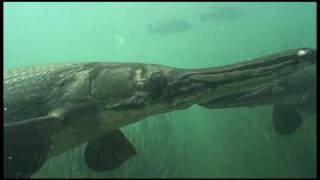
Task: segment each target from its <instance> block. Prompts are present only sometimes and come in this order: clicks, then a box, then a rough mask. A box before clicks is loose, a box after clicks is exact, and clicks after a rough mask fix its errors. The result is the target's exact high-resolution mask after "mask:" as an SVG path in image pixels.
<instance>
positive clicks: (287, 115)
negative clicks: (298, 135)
mask: <svg viewBox="0 0 320 180" xmlns="http://www.w3.org/2000/svg"><path fill="white" fill-rule="evenodd" d="M272 123H273V128H274V131H275V132H276V133H278V134H281V135H289V134H292V133H293V132H294V131H295V130H296V129H297V128H298V127H299V126H300V125H301V123H302V116H301V115H300V114H299V113H298V112H297V111H296V110H295V108H294V107H293V106H288V105H276V106H275V107H274V108H273V116H272Z"/></svg>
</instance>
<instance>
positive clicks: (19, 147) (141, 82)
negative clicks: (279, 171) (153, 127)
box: [4, 48, 316, 177]
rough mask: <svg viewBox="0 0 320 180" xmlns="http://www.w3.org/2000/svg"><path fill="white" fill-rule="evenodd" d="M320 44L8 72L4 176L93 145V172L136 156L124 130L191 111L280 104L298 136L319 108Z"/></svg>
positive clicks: (277, 112) (278, 120)
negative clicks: (245, 54) (207, 60)
mask: <svg viewBox="0 0 320 180" xmlns="http://www.w3.org/2000/svg"><path fill="white" fill-rule="evenodd" d="M315 80H316V50H313V49H309V48H298V49H291V50H287V51H284V52H279V53H275V54H271V55H268V56H264V57H260V58H256V59H253V60H249V61H243V62H240V63H237V64H232V65H226V66H221V67H213V68H206V69H182V68H174V67H168V66H162V65H156V64H142V63H106V62H92V63H71V64H56V65H39V66H31V67H25V68H17V69H12V70H7V71H5V72H4V175H5V177H30V176H31V175H32V174H33V173H35V172H37V171H38V170H39V169H40V168H41V167H42V165H43V164H44V162H45V161H46V160H47V159H49V158H52V157H54V156H57V155H59V154H61V153H63V152H66V151H68V150H70V149H72V148H76V147H78V146H80V145H82V144H85V143H87V145H86V148H85V153H84V156H85V162H86V164H87V166H88V167H89V168H90V169H92V170H94V171H106V170H111V169H114V168H117V167H119V166H120V165H121V164H122V163H124V162H125V161H126V160H128V159H129V158H131V157H132V156H134V155H136V154H137V152H136V150H135V148H134V147H133V145H132V144H131V143H130V142H129V141H128V140H127V138H126V137H125V136H124V135H123V134H122V133H121V131H120V128H121V127H123V126H126V125H128V124H131V123H134V122H137V121H139V120H142V119H145V118H146V117H148V116H151V115H155V114H160V113H166V112H171V111H176V110H182V109H186V108H188V107H190V106H192V105H193V104H198V105H200V106H202V107H204V108H212V109H214V108H229V107H242V106H249V107H255V106H264V105H272V106H274V112H273V119H272V121H273V125H274V130H275V132H277V133H279V134H291V133H293V132H294V131H295V129H297V128H298V127H299V125H300V124H301V121H302V115H301V111H303V110H311V111H315V104H316V98H315V96H316V82H315Z"/></svg>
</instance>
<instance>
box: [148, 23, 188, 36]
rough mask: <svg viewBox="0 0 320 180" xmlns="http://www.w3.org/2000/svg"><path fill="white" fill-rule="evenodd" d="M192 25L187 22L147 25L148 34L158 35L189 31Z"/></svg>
mask: <svg viewBox="0 0 320 180" xmlns="http://www.w3.org/2000/svg"><path fill="white" fill-rule="evenodd" d="M192 27H193V25H192V24H191V23H189V22H187V21H182V20H176V21H158V22H157V23H156V24H153V25H148V31H149V33H158V34H160V35H166V34H178V33H182V32H185V31H188V30H190V29H191V28H192Z"/></svg>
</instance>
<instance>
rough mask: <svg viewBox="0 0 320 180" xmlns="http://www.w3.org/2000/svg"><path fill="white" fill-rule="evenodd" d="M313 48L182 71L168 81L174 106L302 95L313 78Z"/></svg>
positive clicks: (220, 104) (256, 102)
mask: <svg viewBox="0 0 320 180" xmlns="http://www.w3.org/2000/svg"><path fill="white" fill-rule="evenodd" d="M315 63H316V50H313V49H310V48H298V49H290V50H287V51H283V52H279V53H275V54H272V55H268V56H264V57H260V58H255V59H252V60H249V61H245V62H241V63H238V64H233V65H226V66H221V67H215V68H207V69H190V70H183V71H180V72H179V73H177V74H176V75H175V76H174V80H172V81H171V83H170V84H169V87H170V88H169V91H168V94H169V97H170V98H171V99H172V103H173V105H174V106H186V105H191V104H199V105H201V106H204V107H206V108H227V107H237V106H258V105H268V104H277V103H291V102H295V101H299V100H301V98H302V97H303V96H305V95H306V94H307V93H308V91H309V90H310V87H311V86H312V83H314V84H315V82H314V81H310V79H315V77H316V74H315V73H309V72H308V71H309V70H310V69H312V70H314V72H315Z"/></svg>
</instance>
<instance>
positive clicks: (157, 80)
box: [150, 72, 167, 89]
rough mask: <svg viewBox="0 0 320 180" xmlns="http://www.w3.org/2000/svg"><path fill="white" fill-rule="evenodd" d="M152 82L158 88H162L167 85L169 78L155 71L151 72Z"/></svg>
mask: <svg viewBox="0 0 320 180" xmlns="http://www.w3.org/2000/svg"><path fill="white" fill-rule="evenodd" d="M150 82H151V83H152V85H153V87H154V88H156V89H161V87H163V86H165V85H166V83H167V79H166V78H165V77H164V76H163V74H162V73H160V72H155V73H152V74H151V77H150Z"/></svg>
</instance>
